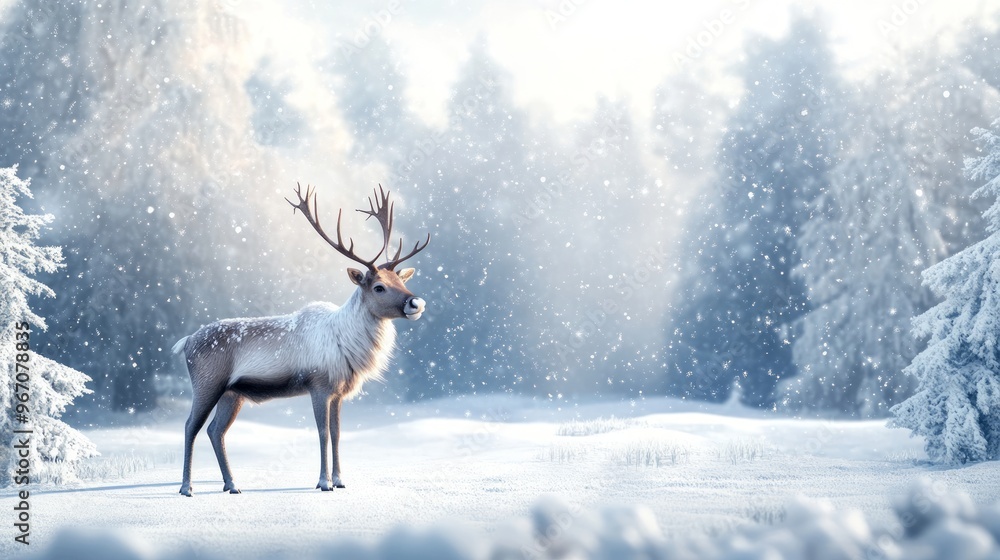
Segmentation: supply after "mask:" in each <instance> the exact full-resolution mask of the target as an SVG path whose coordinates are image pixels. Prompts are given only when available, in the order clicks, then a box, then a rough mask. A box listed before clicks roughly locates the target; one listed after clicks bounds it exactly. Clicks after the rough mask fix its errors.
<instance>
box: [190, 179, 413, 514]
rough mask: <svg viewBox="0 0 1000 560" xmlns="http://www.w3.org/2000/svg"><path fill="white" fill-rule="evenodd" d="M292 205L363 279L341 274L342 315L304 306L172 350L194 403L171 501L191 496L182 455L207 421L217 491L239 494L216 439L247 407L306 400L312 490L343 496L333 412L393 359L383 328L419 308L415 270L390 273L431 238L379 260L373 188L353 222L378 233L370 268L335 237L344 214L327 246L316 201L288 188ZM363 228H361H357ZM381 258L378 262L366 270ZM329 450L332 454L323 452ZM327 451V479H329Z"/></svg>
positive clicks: (206, 331) (206, 330)
mask: <svg viewBox="0 0 1000 560" xmlns="http://www.w3.org/2000/svg"><path fill="white" fill-rule="evenodd" d="M295 194H296V196H297V197H298V199H299V201H298V203H297V204H296V203H294V202H292V201H291V200H288V199H287V198H286V199H285V200H287V201H288V203H289V204H291V205H292V213H293V214H294V213H295V212H296V211H297V210H301V211H302V215H303V216H305V218H306V220H307V221H308V222H309V224H310V225H311V226H312V227H313V229H315V230H316V232H317V233H318V234H319V236H320V237H322V238H323V240H324V241H326V242H327V243H329V244H330V246H332V247H333V248H334V249H336V250H337V251H338V252H340V253H341V254H342V255H344V256H345V257H347V258H349V259H351V260H353V261H355V262H357V263H360V264H362V265H364V266H365V269H366V270H364V271H362V270H358V269H355V268H348V269H347V276H348V277H349V278H350V279H351V282H353V283H354V284H356V285H357V286H358V288H357V289H356V290H355V291H354V293H353V294H352V295H351V297H350V298H348V300H347V302H346V303H345V304H344V305H343V306H342V307H337V306H336V305H333V304H331V303H324V302H320V303H311V304H309V305H307V306H305V307H303V308H302V309H300V310H299V311H297V312H295V313H292V314H291V315H282V316H277V317H258V318H252V319H225V320H222V321H217V322H215V323H212V324H210V325H206V326H204V327H202V328H200V329H198V330H197V331H196V332H195V333H194V334H192V335H190V336H186V337H184V338H182V339H181V340H179V341H178V342H177V344H175V345H174V347H173V352H174V353H175V354H177V353H180V352H181V351H183V352H184V356H185V357H186V359H187V368H188V373H189V374H190V376H191V386H192V388H193V394H194V397H193V399H192V403H191V415H190V416H189V417H188V419H187V423H186V424H185V426H184V480H183V482H181V490H180V493H181V494H184V495H185V496H190V495H191V454H192V450H193V447H194V439H195V437H196V436H197V435H198V432H199V431H201V427H202V426H203V425H204V424H205V420H206V419H208V415H209V413H210V412H211V411H212V408H213V407H214V408H215V418H214V419H212V423H211V424H209V426H208V437H209V439H210V440H211V441H212V447H213V448H214V449H215V456H216V458H217V459H218V460H219V468H220V469H221V470H222V479H223V481H224V486H223V488H222V490H223V491H224V492H225V491H229V493H230V494H239V493H240V490H239V489H238V488H237V486H236V483H235V482H233V473H232V471H231V470H230V468H229V459H228V458H227V457H226V444H225V436H226V432H227V431H228V430H229V427H230V426H232V425H233V421H234V420H235V419H236V415H237V414H238V413H239V411H240V407H242V406H243V403H244V401H246V400H247V399H249V400H251V401H253V402H257V403H260V402H264V401H267V400H270V399H274V398H282V397H292V396H297V395H303V394H305V393H309V395H310V397H311V398H312V407H313V414H314V415H315V416H316V428H317V429H318V430H319V450H320V467H319V468H320V471H319V483H317V484H316V488H319V489H321V490H324V491H327V490H333V489H334V488H344V483H343V482H342V481H341V479H340V456H339V453H338V444H339V442H340V406H341V403H342V402H343V401H344V400H345V399H350V398H352V397H353V396H354V395H356V394H357V393H358V392H359V391H360V390H361V385H362V384H363V383H364V382H365V381H367V380H369V379H380V378H381V375H382V372H383V371H384V370H385V368H386V366H387V365H388V361H389V358H390V356H391V354H392V350H393V344H394V341H395V337H396V330H395V327H394V326H393V324H392V319H399V318H403V317H405V318H407V319H409V320H411V321H416V320H417V319H419V318H420V315H421V314H422V313H423V312H424V300H422V299H421V298H419V297H416V296H414V295H413V294H412V293H411V292H410V291H409V290H407V289H406V286H405V285H404V284H405V283H406V281H407V280H409V279H410V278H412V277H413V273H414V269H412V268H406V269H403V270H400V271H398V272H396V270H395V269H396V266H398V265H399V264H400V263H401V262H403V261H405V260H407V259H409V258H410V257H412V256H414V255H416V254H417V253H419V252H420V251H422V250H424V249H425V248H426V247H427V245H428V244H429V243H430V240H431V236H430V234H427V239H426V240H425V241H424V242H423V244H421V243H420V242H419V241H418V242H417V243H416V244H415V245H414V246H413V250H411V251H410V252H409V253H407V254H406V256H403V257H400V253H401V252H402V250H403V240H402V238H400V240H399V248H398V249H397V250H396V254H395V256H394V257H393V258H392V259H389V258H388V255H389V250H390V243H391V237H392V226H393V207H394V205H390V204H389V194H388V193H386V192H385V191H383V190H382V186H381V185H379V190H378V192H375V193H374V194H375V201H372V199H371V198H370V197H369V199H368V204H369V206H370V208H371V209H370V210H358V212H361V213H364V214H367V215H368V218H372V217H374V218H375V219H376V220H378V222H379V224H380V225H381V226H382V234H383V240H382V249H381V250H379V252H378V253H377V254H376V255H375V257H374V258H372V259H371V260H364V259H362V258H361V257H359V256H358V255H356V254H355V253H354V240H353V239H351V238H348V241H349V243H350V244H349V245H347V246H345V244H344V241H343V238H342V237H341V233H340V219H341V216H342V214H343V209H341V210H340V212H338V214H337V240H336V241H334V240H332V239H330V237H329V236H327V234H326V232H325V231H323V228H322V227H321V226H320V223H319V214H318V212H317V206H316V193H315V191H314V190H313V189H312V187H309V186H307V187H306V195H305V197H303V196H302V185H297V188H296V189H295ZM368 218H365V219H366V220H367V219H368ZM383 254H385V255H386V259H387V262H385V263H383V264H381V265H379V266H375V261H376V260H378V258H379V257H380V256H382V255H383ZM331 443H332V446H331ZM331 449H332V465H333V476H332V477H331V475H330V465H331V457H330V454H331Z"/></svg>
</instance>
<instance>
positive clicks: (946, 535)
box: [34, 479, 1000, 560]
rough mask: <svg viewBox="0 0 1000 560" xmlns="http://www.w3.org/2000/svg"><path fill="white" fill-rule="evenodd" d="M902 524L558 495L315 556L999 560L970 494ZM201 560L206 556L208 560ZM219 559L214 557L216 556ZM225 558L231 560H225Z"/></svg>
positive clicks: (63, 545) (95, 537)
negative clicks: (593, 501) (726, 523)
mask: <svg viewBox="0 0 1000 560" xmlns="http://www.w3.org/2000/svg"><path fill="white" fill-rule="evenodd" d="M894 509H895V513H896V519H895V520H894V522H893V523H891V524H889V526H887V527H877V526H876V525H875V524H872V523H870V522H869V521H868V520H866V519H865V516H864V515H863V514H862V513H861V512H860V511H858V510H836V509H834V508H833V507H832V506H831V505H830V504H829V503H827V502H822V501H813V500H807V499H798V500H795V501H794V502H792V503H791V504H789V505H788V506H787V509H786V514H785V520H784V521H782V522H779V523H777V524H775V525H773V526H766V525H759V526H752V527H743V528H740V529H739V530H737V531H736V532H735V534H733V535H729V536H727V537H723V538H715V539H713V538H709V537H704V536H702V537H687V538H678V539H673V540H668V539H666V538H664V536H663V534H662V533H661V532H660V529H659V525H658V523H657V521H656V518H655V515H654V514H653V513H652V511H650V510H649V509H648V508H645V507H642V506H638V507H622V508H604V509H601V510H597V511H581V510H580V509H579V508H575V507H573V506H569V505H567V504H566V503H564V502H562V501H560V500H558V499H556V498H542V499H541V500H539V501H538V502H537V503H536V505H535V506H534V508H533V509H532V512H531V516H530V518H529V519H523V518H522V519H516V520H513V521H511V522H509V523H507V524H505V525H503V526H501V527H500V528H498V529H497V530H496V531H493V532H492V534H487V533H486V532H484V531H480V530H468V529H467V528H466V527H463V526H462V525H461V524H455V523H447V524H446V523H439V524H437V525H435V526H433V527H431V528H429V529H414V528H411V527H408V526H401V527H398V528H396V529H394V530H392V531H390V532H389V533H388V534H386V535H385V536H383V537H382V538H381V539H379V540H378V541H377V542H375V543H369V544H365V543H362V542H360V541H357V540H348V539H332V542H331V543H330V544H329V545H327V546H325V547H323V548H322V549H321V551H319V552H317V553H316V554H315V555H312V558H317V559H319V558H351V559H355V560H376V559H377V560H383V559H385V560H390V559H398V558H410V559H416V560H424V559H426V560H480V559H483V560H486V559H494V560H499V559H515V558H518V559H521V558H523V559H547V558H552V559H556V558H567V559H568V558H572V559H588V558H589V559H607V560H625V559H646V558H649V559H658V558H663V559H667V558H700V559H733V560H735V559H747V560H749V559H760V560H771V559H787V560H792V559H799V558H801V559H829V560H835V559H845V560H847V559H856V558H885V559H906V560H921V559H934V558H947V559H951V560H974V559H985V558H1000V545H998V542H1000V505H994V506H989V507H978V506H976V505H975V503H974V502H973V501H972V499H971V498H970V497H969V496H968V495H967V494H965V493H962V492H949V491H948V489H947V488H946V487H944V485H942V484H938V483H932V482H930V481H929V480H927V479H925V480H922V481H920V482H918V483H916V484H914V485H913V487H912V488H911V489H910V491H909V493H908V494H907V495H906V496H905V497H902V498H900V499H898V500H897V501H896V503H895V504H894ZM150 550H151V547H150V546H148V545H147V543H142V542H138V541H136V540H135V539H133V538H130V537H126V536H122V535H119V534H116V533H113V532H105V533H103V534H102V533H98V534H94V533H88V532H83V531H79V530H73V529H67V530H65V531H63V532H62V534H61V535H59V536H58V537H57V538H56V539H55V543H54V544H53V545H52V546H51V547H49V549H48V550H47V551H46V552H45V553H43V554H41V555H39V556H35V557H34V558H36V559H37V560H63V559H65V558H77V559H81V560H87V559H95V560H96V559H101V560H145V559H152V558H156V559H173V558H184V557H186V556H184V555H183V554H176V553H175V554H172V555H156V554H152V553H151V552H150ZM199 556H200V557H206V556H202V555H199ZM207 557H208V558H211V557H212V556H207ZM218 557H219V558H222V557H223V556H221V555H220V556H218Z"/></svg>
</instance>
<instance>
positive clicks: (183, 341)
mask: <svg viewBox="0 0 1000 560" xmlns="http://www.w3.org/2000/svg"><path fill="white" fill-rule="evenodd" d="M189 338H191V337H190V336H185V337H184V338H182V339H180V340H178V341H177V344H174V347H173V349H172V350H171V352H173V353H174V354H180V353H181V352H182V351H183V350H184V345H185V344H186V343H187V341H188V339H189Z"/></svg>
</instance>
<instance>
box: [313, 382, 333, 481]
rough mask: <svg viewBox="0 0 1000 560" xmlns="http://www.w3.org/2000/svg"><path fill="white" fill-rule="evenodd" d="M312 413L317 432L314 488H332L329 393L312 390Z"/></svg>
mask: <svg viewBox="0 0 1000 560" xmlns="http://www.w3.org/2000/svg"><path fill="white" fill-rule="evenodd" d="M311 396H312V405H313V414H314V415H315V416H316V431H318V432H319V453H320V461H319V482H318V483H316V488H319V489H321V490H323V491H324V492H325V491H327V490H333V486H331V484H330V463H329V462H328V457H329V456H330V394H329V393H322V392H320V391H313V392H312V394H311Z"/></svg>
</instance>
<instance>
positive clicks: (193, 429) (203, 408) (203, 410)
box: [180, 363, 226, 496]
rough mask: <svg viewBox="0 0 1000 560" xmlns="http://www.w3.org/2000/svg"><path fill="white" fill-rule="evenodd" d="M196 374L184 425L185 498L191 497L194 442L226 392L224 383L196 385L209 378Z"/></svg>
mask: <svg viewBox="0 0 1000 560" xmlns="http://www.w3.org/2000/svg"><path fill="white" fill-rule="evenodd" d="M188 368H189V369H190V368H191V364H190V363H189V364H188ZM194 373H196V372H194V371H192V376H191V379H192V382H193V384H194V387H193V389H194V397H193V398H192V399H191V414H190V416H188V419H187V422H186V423H185V424H184V474H183V480H182V481H181V490H180V493H181V494H183V495H185V496H191V463H192V459H193V453H194V440H195V438H196V437H198V432H200V431H201V428H202V426H204V425H205V421H206V420H208V415H209V414H211V412H212V409H213V408H215V405H216V403H218V402H219V398H220V397H222V394H223V393H224V392H225V391H226V387H225V384H224V383H215V384H214V385H212V386H209V387H206V386H204V385H202V384H198V383H195V382H194V380H195V379H207V378H208V377H207V376H205V375H199V376H196V375H194Z"/></svg>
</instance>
